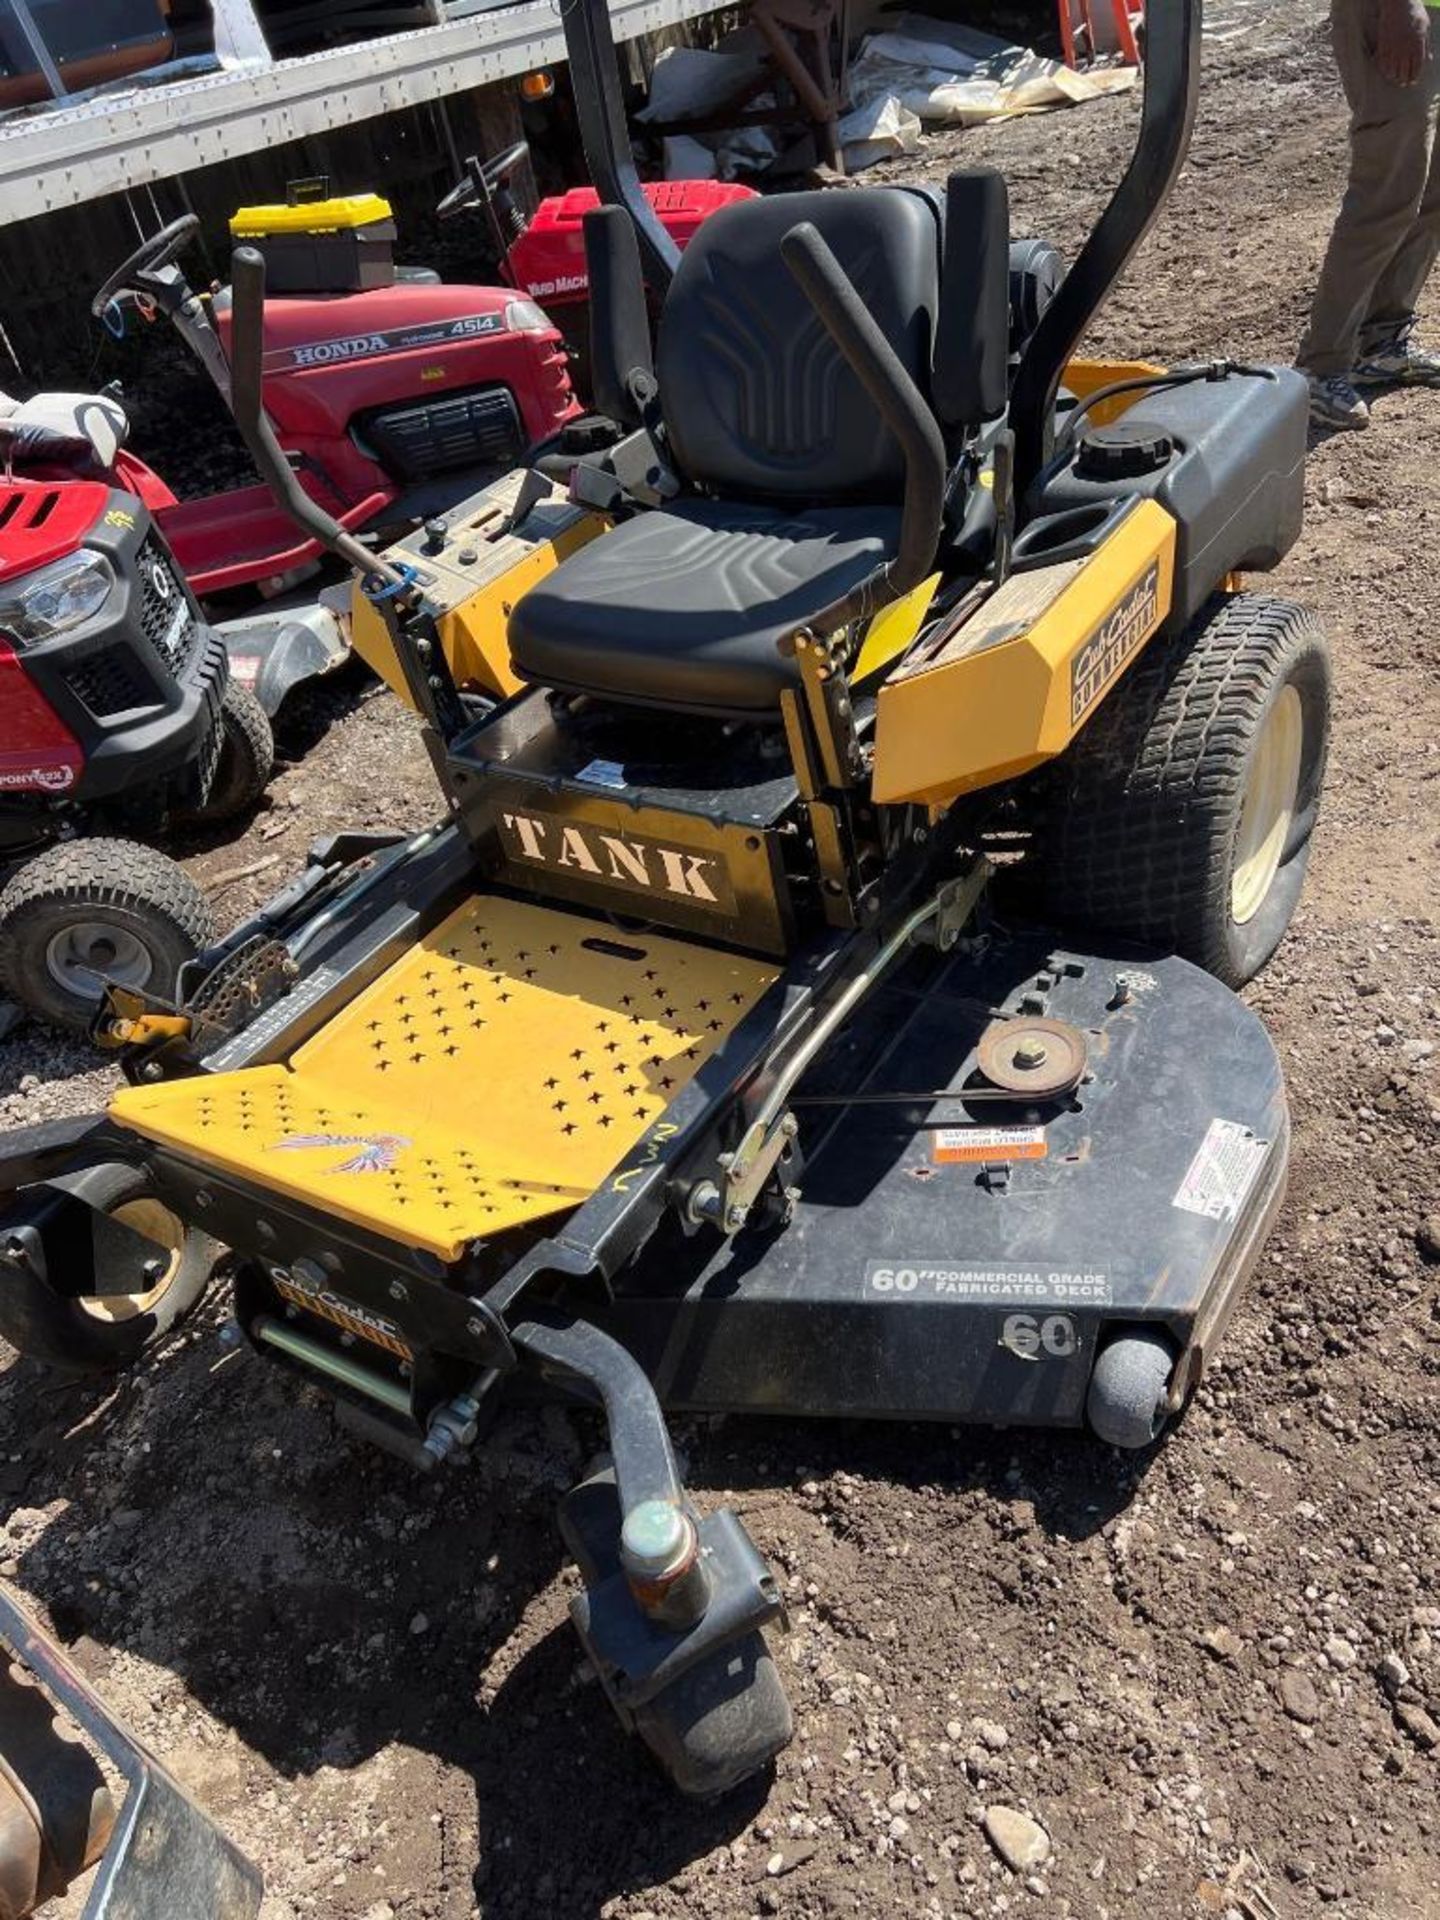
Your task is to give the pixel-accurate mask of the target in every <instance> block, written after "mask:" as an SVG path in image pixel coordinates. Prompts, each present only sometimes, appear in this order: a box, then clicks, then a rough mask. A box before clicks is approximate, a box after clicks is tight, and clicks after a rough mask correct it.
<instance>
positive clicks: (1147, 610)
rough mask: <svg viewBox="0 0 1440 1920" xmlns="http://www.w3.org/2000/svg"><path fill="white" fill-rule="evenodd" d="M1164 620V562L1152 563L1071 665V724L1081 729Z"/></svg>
mask: <svg viewBox="0 0 1440 1920" xmlns="http://www.w3.org/2000/svg"><path fill="white" fill-rule="evenodd" d="M1159 618H1160V563H1159V561H1158V560H1155V561H1152V562H1151V563H1150V565H1149V567H1147V568H1146V570H1145V572H1144V573H1143V574H1142V575H1141V576H1140V578H1139V579H1138V580H1137V581H1136V582H1135V584H1134V586H1133V587H1131V589H1130V591H1129V592H1128V593H1127V594H1126V595H1125V597H1124V599H1123V600H1121V601H1120V603H1119V605H1118V606H1115V607H1112V608H1111V610H1110V611H1109V613H1107V614H1106V616H1105V618H1104V619H1103V620H1102V621H1101V622H1100V624H1099V626H1098V627H1097V628H1096V629H1095V631H1094V632H1093V633H1092V634H1091V635H1090V636H1089V638H1088V639H1087V640H1086V641H1085V642H1084V643H1083V645H1081V646H1080V648H1079V649H1078V650H1077V651H1076V654H1075V657H1074V659H1073V660H1072V661H1071V663H1070V724H1071V726H1072V727H1075V726H1078V725H1079V724H1080V722H1081V720H1082V719H1083V718H1084V716H1085V715H1086V714H1087V713H1088V712H1089V711H1090V709H1091V707H1093V706H1094V704H1095V702H1096V701H1097V700H1098V699H1099V698H1100V696H1101V694H1102V693H1104V691H1105V689H1106V688H1107V687H1108V686H1109V684H1110V682H1111V681H1112V680H1113V679H1114V678H1115V676H1116V674H1117V673H1119V671H1120V669H1121V668H1122V667H1123V666H1124V665H1125V662H1126V661H1127V660H1128V659H1129V658H1130V656H1131V654H1132V653H1134V652H1135V650H1136V648H1137V647H1138V646H1139V645H1140V643H1141V641H1142V640H1144V639H1145V638H1146V637H1147V635H1148V634H1149V633H1150V632H1151V630H1152V629H1153V628H1154V626H1155V623H1156V621H1157V620H1158V619H1159Z"/></svg>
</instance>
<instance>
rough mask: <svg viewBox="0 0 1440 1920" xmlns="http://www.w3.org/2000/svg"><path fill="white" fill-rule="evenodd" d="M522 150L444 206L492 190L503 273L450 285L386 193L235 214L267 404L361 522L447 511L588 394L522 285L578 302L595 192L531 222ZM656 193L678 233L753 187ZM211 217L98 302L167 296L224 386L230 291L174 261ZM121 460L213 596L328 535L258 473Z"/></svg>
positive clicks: (158, 249)
mask: <svg viewBox="0 0 1440 1920" xmlns="http://www.w3.org/2000/svg"><path fill="white" fill-rule="evenodd" d="M525 151H526V150H525V148H524V147H523V145H522V146H518V147H514V148H511V149H510V150H509V151H507V152H506V153H505V154H503V155H501V156H500V158H499V160H498V161H495V162H493V163H492V164H491V165H489V166H488V167H487V166H482V165H480V164H479V163H478V162H474V161H472V162H471V163H470V164H469V169H468V171H467V175H466V178H465V179H464V180H463V181H461V183H460V185H459V186H458V187H457V188H456V189H455V190H454V191H453V192H452V193H450V194H448V195H447V196H446V198H445V200H444V201H443V202H442V203H441V208H440V211H441V212H442V214H446V215H449V214H453V213H457V212H460V211H462V210H464V209H465V208H468V207H472V206H483V207H484V208H485V209H487V211H488V212H489V213H490V215H491V218H492V230H493V232H494V235H495V238H496V246H497V251H498V252H499V255H500V258H501V260H502V264H503V270H504V271H505V272H506V275H507V278H508V279H509V280H510V281H511V282H512V284H511V285H509V286H498V287H485V286H460V285H447V284H442V283H441V282H440V280H439V279H438V277H437V276H436V275H435V274H434V273H433V272H431V271H430V270H429V269H426V268H405V267H396V265H395V263H394V257H393V242H394V237H395V224H394V221H393V219H392V218H391V213H390V206H389V203H388V202H387V201H385V200H383V199H381V198H380V197H379V195H377V194H373V193H366V194H352V195H348V196H345V197H342V198H326V199H317V198H312V197H307V196H308V195H309V194H310V193H311V192H312V191H313V190H318V191H323V190H324V187H325V183H324V182H303V183H300V184H299V185H297V186H296V187H295V188H293V189H292V204H288V205H285V206H262V207H245V208H242V209H241V210H240V211H239V212H238V213H237V214H236V215H235V217H234V218H233V220H232V221H231V230H232V232H233V234H234V236H235V237H236V239H237V240H241V241H244V242H247V243H253V244H255V245H256V246H258V247H259V249H260V251H261V252H262V253H263V254H264V256H265V262H266V270H267V275H268V280H267V287H268V292H269V298H268V299H267V301H266V307H265V356H264V363H263V370H264V398H265V410H266V412H267V414H268V415H269V417H270V419H271V421H272V423H273V425H274V428H275V432H276V436H277V438H278V439H279V442H280V445H281V446H282V448H283V449H284V451H285V454H286V456H287V458H288V459H289V460H290V461H291V463H292V465H293V466H294V467H295V469H296V472H297V473H298V474H299V476H300V481H301V484H302V485H303V486H304V488H305V490H306V492H307V493H309V494H310V496H311V497H312V498H313V499H314V500H315V501H316V502H317V503H318V504H319V505H321V506H323V507H324V508H325V509H326V510H327V512H329V513H331V514H333V516H334V517H335V519H336V520H337V521H338V522H339V523H340V525H341V526H343V527H345V528H346V529H347V530H352V531H353V530H357V529H361V528H370V529H391V530H398V529H400V528H402V527H404V526H406V525H408V524H411V523H414V522H418V521H420V520H424V519H426V518H429V517H430V516H432V515H434V514H437V513H440V512H443V511H444V510H445V509H446V508H447V507H450V506H453V505H454V504H455V502H456V501H458V500H461V499H463V498H465V497H466V496H467V495H469V494H470V493H473V492H474V490H475V488H476V487H477V486H478V485H480V484H481V482H482V481H483V480H485V479H489V478H493V477H494V475H495V474H496V473H497V472H500V471H502V470H504V469H506V468H509V467H512V466H514V465H515V463H516V462H517V461H518V460H519V459H520V458H521V455H522V454H523V453H524V452H525V450H526V449H527V448H530V447H532V446H534V445H535V444H536V443H538V442H540V441H543V440H545V439H547V438H549V436H550V435H552V434H553V433H554V432H555V431H556V430H557V429H558V428H559V427H561V426H563V425H564V423H565V422H566V421H567V420H570V419H572V418H574V417H575V415H576V414H578V413H579V411H580V408H579V405H578V403H577V401H576V398H575V394H574V391H573V389H572V387H571V383H570V372H569V355H568V353H567V351H566V347H565V344H564V341H563V339H562V336H561V333H560V330H559V329H558V328H557V327H556V326H555V325H553V324H552V322H551V320H550V318H549V317H547V314H546V313H545V312H543V311H542V310H541V308H540V307H539V306H537V305H536V303H535V300H534V299H533V298H531V297H530V294H529V292H528V291H527V290H526V288H527V285H528V283H529V282H531V281H534V282H536V283H537V284H540V285H548V286H549V287H550V289H551V292H550V294H549V295H547V299H549V298H553V297H554V296H555V295H558V296H559V298H560V300H561V302H562V303H566V302H568V303H569V304H570V305H571V306H572V307H573V306H574V305H575V304H576V303H577V302H580V301H583V298H584V292H585V282H584V277H583V267H577V265H576V261H577V259H578V258H579V254H580V229H579V219H580V214H581V212H583V207H580V206H579V204H578V202H577V201H576V200H575V196H573V195H566V196H562V197H560V198H557V199H552V200H548V201H545V202H543V203H542V204H541V206H540V208H539V209H538V211H537V214H536V216H535V219H534V221H533V222H530V223H527V222H526V220H525V218H524V216H523V215H522V214H521V213H520V211H519V208H518V205H517V203H516V200H515V197H514V192H513V187H512V181H513V176H514V174H515V172H516V170H517V169H518V167H519V165H520V164H521V162H522V161H523V159H524V157H525ZM649 192H650V193H651V194H652V195H653V197H654V204H655V205H656V207H657V210H658V211H659V212H660V214H661V216H662V218H664V219H665V220H666V221H667V223H668V225H669V227H670V230H671V231H672V233H673V235H674V237H675V238H676V240H677V243H678V244H683V243H684V241H685V240H687V239H688V238H689V236H690V234H691V233H693V232H694V230H695V228H696V226H698V224H699V222H700V220H701V219H702V218H704V217H705V215H706V213H708V212H710V211H713V209H714V207H715V206H718V205H721V204H724V203H725V202H726V201H727V200H729V199H733V198H735V197H736V196H737V195H738V196H741V197H743V196H745V195H746V194H747V193H748V189H746V188H743V187H742V188H727V187H718V188H717V187H715V186H713V185H711V184H710V183H706V182H699V183H693V184H691V185H689V186H687V187H684V188H681V189H676V188H672V187H669V186H666V185H664V184H662V185H660V186H658V187H655V188H652V189H649ZM580 199H581V200H586V193H585V192H582V194H581V195H580ZM586 204H589V205H592V206H593V205H594V204H595V195H594V193H593V191H590V192H589V193H588V200H586ZM198 228H199V222H198V221H197V220H196V219H195V218H194V217H193V215H192V216H186V217H185V218H184V219H181V220H176V221H174V222H172V224H171V225H169V226H168V227H166V228H164V229H163V230H162V231H161V232H160V233H158V234H156V235H155V236H154V237H153V238H152V239H150V240H148V241H146V242H145V243H144V244H143V245H142V246H140V247H137V248H136V250H135V252H134V253H133V254H131V255H130V257H129V259H127V260H126V261H124V262H123V264H122V265H121V266H120V267H119V268H117V270H116V271H115V272H114V273H113V274H112V275H111V276H110V278H109V279H108V280H107V281H106V283H105V285H104V286H103V287H102V288H101V289H100V291H99V292H98V293H97V294H96V296H95V299H94V302H93V303H92V304H93V307H94V311H95V313H96V314H97V315H98V316H101V317H105V318H106V319H107V323H108V324H109V325H110V326H111V327H112V329H113V328H115V327H116V326H123V316H124V311H125V307H126V306H128V305H133V304H134V303H136V302H137V301H138V302H139V303H140V304H141V306H142V308H143V310H144V311H146V312H150V313H161V314H164V315H165V316H166V317H167V318H168V319H169V320H170V321H171V322H172V323H173V324H174V326H175V327H176V329H177V330H178V332H179V333H180V335H181V338H182V339H183V340H184V341H185V343H186V345H187V346H188V347H189V348H190V349H191V351H192V352H193V353H194V354H195V356H196V358H197V359H198V360H199V361H200V363H201V365H202V366H203V367H204V368H205V370H206V372H207V373H208V374H209V375H210V377H211V379H212V380H213V381H214V383H215V385H216V387H217V388H218V389H219V391H220V393H221V395H222V397H223V398H225V400H226V402H227V404H228V401H229V389H230V362H229V353H228V348H229V338H230V299H229V290H228V288H223V289H221V290H220V291H219V292H217V293H216V294H214V295H213V296H211V295H198V294H196V292H195V291H194V289H193V288H192V287H191V286H190V284H189V282H188V280H187V279H186V277H185V275H184V273H183V271H182V270H181V268H180V266H179V264H178V262H179V257H180V255H181V254H182V253H183V251H184V250H185V248H186V247H187V246H188V245H189V244H190V243H191V241H192V240H193V239H194V237H195V234H196V233H197V231H198ZM117 477H118V479H119V480H120V482H121V484H123V485H126V486H129V487H131V488H132V489H133V490H134V491H135V492H136V493H138V494H139V495H140V497H141V498H142V499H143V500H144V501H145V502H146V504H147V505H148V506H149V507H150V509H151V511H152V512H153V513H154V514H155V517H156V520H157V523H158V524H159V525H160V526H161V527H162V528H163V530H164V533H165V537H166V539H167V540H168V541H169V543H170V545H171V548H172V549H173V551H174V553H175V557H176V559H177V560H178V562H179V563H180V565H181V567H182V568H183V569H184V571H185V574H186V576H187V577H188V579H189V580H190V583H191V585H192V586H193V587H194V589H195V591H196V592H197V593H198V594H200V595H201V596H202V598H203V597H206V596H209V595H213V594H221V593H227V592H230V591H233V590H235V589H238V588H246V587H249V588H255V587H259V588H261V589H263V590H265V591H267V592H273V591H276V590H278V589H280V588H282V587H284V586H285V585H286V584H287V583H288V581H289V580H290V579H291V578H292V577H293V576H294V575H295V574H296V573H297V572H298V571H300V570H301V569H303V568H307V567H309V566H310V565H312V564H313V563H314V562H315V561H316V560H317V559H318V558H319V557H320V555H321V553H322V551H323V550H322V548H321V546H320V544H319V542H318V541H314V540H307V539H304V538H303V537H301V535H300V534H299V533H298V532H297V529H296V527H295V525H294V523H293V521H291V520H289V519H288V518H287V517H286V516H285V515H284V514H283V513H282V512H281V511H280V509H279V508H278V507H277V506H276V504H275V502H274V500H273V498H272V496H271V495H270V493H269V491H268V489H266V488H265V487H263V486H254V487H242V488H238V489H233V490H230V491H228V492H225V493H220V494H212V495H209V496H207V497H205V498H203V499H199V500H187V501H177V500H176V498H175V496H174V494H173V493H171V491H170V489H169V488H168V487H167V486H166V485H165V483H164V482H163V480H161V479H160V478H159V476H158V475H156V474H154V473H153V472H152V471H151V470H150V469H149V468H148V467H146V466H145V465H144V463H143V462H141V461H138V460H136V459H135V458H134V457H133V456H130V455H128V454H127V455H124V456H123V457H122V461H121V464H120V466H119V468H118V469H117Z"/></svg>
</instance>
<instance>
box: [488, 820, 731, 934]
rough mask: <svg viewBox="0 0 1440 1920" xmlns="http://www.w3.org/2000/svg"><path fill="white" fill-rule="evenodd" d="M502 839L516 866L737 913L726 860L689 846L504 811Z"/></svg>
mask: <svg viewBox="0 0 1440 1920" xmlns="http://www.w3.org/2000/svg"><path fill="white" fill-rule="evenodd" d="M499 827H500V841H501V845H502V846H503V847H504V849H505V852H506V855H507V856H508V858H509V859H510V861H511V862H512V864H514V865H518V866H525V867H544V868H546V869H548V870H549V871H550V872H552V873H557V874H558V873H564V874H569V875H570V877H571V878H572V879H575V880H589V881H592V882H594V883H595V884H596V885H598V886H603V887H606V888H610V887H616V888H618V889H619V890H620V892H622V893H629V894H640V895H642V896H648V897H649V898H651V899H654V898H657V897H658V898H668V899H671V900H684V901H685V902H686V903H687V904H688V905H690V906H695V907H702V908H704V909H705V910H706V911H708V912H710V913H716V914H733V913H734V912H735V910H736V909H735V889H734V888H733V887H732V886H731V884H730V875H729V873H728V872H727V871H726V867H725V862H724V861H723V860H722V859H720V858H719V857H718V856H717V855H715V854H709V853H696V852H695V851H694V850H693V849H692V848H690V847H676V846H669V845H667V844H665V843H664V842H663V841H660V840H642V839H640V838H639V837H638V836H637V835H635V834H630V833H624V834H622V833H606V832H604V831H603V830H602V829H601V828H599V827H593V826H590V825H589V824H587V823H582V822H580V821H575V820H556V819H553V818H552V817H550V816H549V815H547V814H543V813H519V812H516V813H502V814H501V815H500V820H499Z"/></svg>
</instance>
